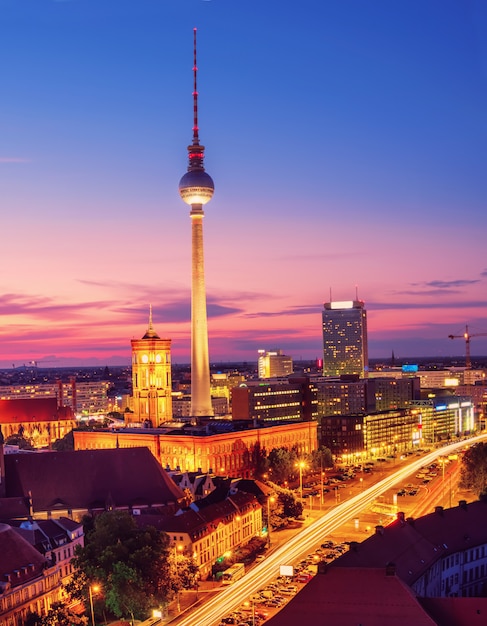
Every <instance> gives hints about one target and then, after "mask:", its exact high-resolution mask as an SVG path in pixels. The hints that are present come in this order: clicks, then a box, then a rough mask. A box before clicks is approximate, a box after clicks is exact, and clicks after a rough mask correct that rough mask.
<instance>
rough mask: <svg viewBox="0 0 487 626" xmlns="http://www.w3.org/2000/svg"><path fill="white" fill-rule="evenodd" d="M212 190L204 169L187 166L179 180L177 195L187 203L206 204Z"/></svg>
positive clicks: (211, 181) (211, 182)
mask: <svg viewBox="0 0 487 626" xmlns="http://www.w3.org/2000/svg"><path fill="white" fill-rule="evenodd" d="M200 147H201V146H200ZM214 191H215V185H214V184H213V180H212V178H211V176H210V175H209V174H208V173H207V172H205V170H204V169H189V168H188V171H187V172H186V174H184V176H183V177H182V178H181V180H180V181H179V195H180V196H181V198H182V199H183V201H184V202H185V203H186V204H189V205H193V204H201V205H203V204H206V203H207V202H209V201H210V200H211V198H212V197H213V192H214Z"/></svg>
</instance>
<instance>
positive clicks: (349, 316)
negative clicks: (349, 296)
mask: <svg viewBox="0 0 487 626" xmlns="http://www.w3.org/2000/svg"><path fill="white" fill-rule="evenodd" d="M368 368H369V358H368V351H367V312H366V310H365V307H364V303H363V302H362V301H361V300H353V301H349V302H325V308H324V310H323V375H324V376H340V375H342V374H358V375H359V376H360V377H364V376H366V375H367V371H368Z"/></svg>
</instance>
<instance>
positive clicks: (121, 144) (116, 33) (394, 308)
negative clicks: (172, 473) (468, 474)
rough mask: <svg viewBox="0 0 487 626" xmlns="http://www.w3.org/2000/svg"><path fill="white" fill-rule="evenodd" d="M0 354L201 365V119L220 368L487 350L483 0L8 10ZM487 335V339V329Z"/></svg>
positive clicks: (46, 4) (72, 5) (83, 2)
mask: <svg viewBox="0 0 487 626" xmlns="http://www.w3.org/2000/svg"><path fill="white" fill-rule="evenodd" d="M0 17H1V19H0V55H1V67H2V71H1V98H0V203H1V207H2V212H1V215H2V220H3V225H2V235H3V236H2V245H1V247H0V260H1V272H0V314H1V323H0V367H11V366H12V364H15V365H16V366H18V365H21V364H23V363H27V362H29V361H31V360H36V361H38V362H39V364H43V363H45V364H46V366H55V365H59V366H61V365H71V364H100V365H105V364H108V365H110V364H116V363H120V364H125V363H128V362H129V359H130V339H132V338H139V337H141V336H142V335H143V334H144V332H145V330H146V328H147V323H148V314H149V305H150V304H152V307H153V316H154V326H155V329H156V330H157V332H158V333H159V335H160V336H163V337H170V338H172V347H173V349H172V355H173V361H174V362H176V363H185V362H189V359H190V336H189V334H190V272H191V265H190V262H191V259H190V256H191V231H190V229H191V225H190V218H189V208H188V207H187V206H186V205H185V204H184V203H183V202H182V200H181V199H180V198H179V195H178V182H179V179H180V177H181V176H182V175H183V174H184V173H185V171H186V166H187V153H186V147H187V145H188V143H189V142H190V140H191V127H192V104H193V103H192V95H191V94H192V61H193V59H192V54H193V50H192V46H193V27H197V28H198V68H199V73H198V91H199V98H200V102H199V104H200V139H201V142H202V144H203V145H204V146H205V147H206V153H205V165H206V169H207V171H208V173H209V174H210V175H211V176H212V178H213V180H214V182H215V195H214V197H213V200H212V201H211V202H210V203H209V204H208V205H207V206H206V207H205V214H206V217H205V220H204V229H205V232H204V236H205V258H206V284H207V296H208V314H209V334H210V359H211V361H212V362H218V361H223V360H235V361H236V360H256V358H257V350H258V349H259V348H263V349H274V348H281V349H282V350H283V351H284V352H285V353H286V354H290V355H291V356H293V357H294V358H295V359H300V358H315V357H320V356H321V352H322V337H321V311H322V308H323V303H324V302H325V301H328V300H329V299H330V293H331V295H332V299H333V300H352V299H353V298H354V297H355V294H356V290H358V296H359V298H360V299H362V300H364V301H365V304H366V308H367V311H368V325H369V352H370V356H371V357H381V358H382V357H383V358H389V357H390V355H391V352H392V351H393V350H394V352H395V355H396V357H397V358H399V359H401V358H412V357H414V356H433V357H434V356H449V355H464V354H465V342H464V341H463V340H462V339H456V340H454V341H451V340H450V339H448V335H449V334H455V335H461V334H462V333H463V331H464V330H465V325H466V324H468V325H469V328H470V332H471V333H473V334H477V335H479V336H478V337H475V338H472V344H471V350H472V354H473V355H481V354H487V290H486V287H487V252H486V251H487V243H486V238H487V117H486V111H487V3H486V2H484V0H465V1H461V0H394V1H391V0H368V1H365V2H364V0H301V1H300V2H291V1H288V0H246V1H245V2H244V1H238V0H0ZM481 335H484V336H481Z"/></svg>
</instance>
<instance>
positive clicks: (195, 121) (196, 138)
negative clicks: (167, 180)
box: [193, 28, 200, 145]
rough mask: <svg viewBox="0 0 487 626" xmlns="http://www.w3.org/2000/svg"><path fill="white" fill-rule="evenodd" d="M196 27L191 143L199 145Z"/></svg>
mask: <svg viewBox="0 0 487 626" xmlns="http://www.w3.org/2000/svg"><path fill="white" fill-rule="evenodd" d="M196 31H197V29H196V28H193V145H199V143H200V138H199V136H198V131H199V129H198V86H197V76H198V65H197V63H196Z"/></svg>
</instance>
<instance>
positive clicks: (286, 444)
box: [74, 421, 318, 478]
mask: <svg viewBox="0 0 487 626" xmlns="http://www.w3.org/2000/svg"><path fill="white" fill-rule="evenodd" d="M224 426H227V427H228V428H227V431H226V432H215V433H212V432H211V429H209V428H203V427H202V428H194V429H190V428H189V429H186V428H185V429H184V430H181V432H175V431H174V429H173V428H171V429H169V428H167V429H164V428H158V429H155V428H154V429H151V428H142V429H141V428H134V429H122V430H120V431H117V432H112V431H109V430H97V431H80V430H79V431H78V430H75V431H74V447H75V450H96V449H111V448H117V447H118V448H134V447H147V448H149V450H150V451H151V452H152V454H153V455H154V457H155V458H156V459H157V460H158V461H159V463H160V464H161V465H162V467H166V468H169V469H176V468H179V469H180V470H181V471H188V472H195V471H198V472H204V473H208V472H209V473H212V472H214V473H215V474H220V475H226V476H231V477H241V478H252V477H253V469H254V466H253V461H252V455H253V453H254V451H255V450H257V449H261V450H266V451H267V452H270V451H271V450H272V449H273V448H287V449H288V450H291V449H292V448H295V449H296V451H297V453H298V455H304V454H310V453H311V452H313V450H316V449H317V443H318V440H317V423H316V422H315V421H308V422H296V423H289V424H281V425H276V426H265V427H262V428H248V429H235V428H230V427H231V424H228V423H227V424H225V425H224Z"/></svg>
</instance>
